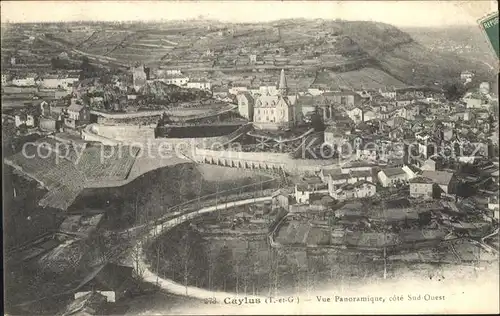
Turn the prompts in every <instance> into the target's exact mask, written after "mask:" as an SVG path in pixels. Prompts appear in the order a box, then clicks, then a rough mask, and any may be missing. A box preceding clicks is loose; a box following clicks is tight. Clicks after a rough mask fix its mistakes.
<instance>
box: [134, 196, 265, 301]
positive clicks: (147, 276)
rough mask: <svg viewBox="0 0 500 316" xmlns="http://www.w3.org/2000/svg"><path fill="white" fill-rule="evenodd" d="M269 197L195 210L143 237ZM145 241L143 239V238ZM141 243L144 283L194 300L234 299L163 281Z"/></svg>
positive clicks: (140, 254)
mask: <svg viewBox="0 0 500 316" xmlns="http://www.w3.org/2000/svg"><path fill="white" fill-rule="evenodd" d="M270 200H271V197H270V196H266V197H260V198H251V199H246V200H240V201H234V202H228V203H224V204H220V205H216V206H209V207H204V208H202V209H200V210H197V211H195V212H191V213H188V214H184V215H181V216H179V217H176V218H174V219H171V220H168V221H166V222H164V223H162V224H159V225H156V226H154V227H153V228H152V229H151V230H150V231H149V233H148V234H147V235H145V237H147V236H148V235H149V237H151V238H155V237H158V236H159V235H160V234H162V233H164V232H166V231H168V230H169V229H171V228H173V227H175V226H176V225H179V224H181V223H184V222H185V221H188V220H191V219H193V218H195V217H197V216H199V215H201V214H206V213H211V212H214V211H217V210H223V209H227V208H230V207H234V206H241V205H246V204H252V203H257V202H264V201H270ZM144 240H145V238H144ZM144 240H143V242H139V247H140V248H139V263H138V266H139V269H140V270H142V271H143V277H144V281H146V282H150V283H153V284H158V286H160V287H161V288H162V289H164V290H166V291H168V292H170V293H173V294H178V295H186V296H190V297H194V298H199V299H208V298H215V299H217V300H218V301H222V300H224V298H226V297H235V296H236V294H235V293H227V292H214V291H209V290H205V289H201V288H197V287H194V286H187V287H186V286H184V285H182V284H179V283H177V282H174V281H172V280H169V279H164V278H162V277H160V276H159V275H157V274H156V273H154V272H153V271H151V270H150V269H149V267H148V264H147V263H146V262H145V261H144V255H145V254H144V249H143V243H144ZM246 296H247V297H249V298H250V296H248V295H246ZM252 297H253V298H257V297H259V298H262V297H260V296H252Z"/></svg>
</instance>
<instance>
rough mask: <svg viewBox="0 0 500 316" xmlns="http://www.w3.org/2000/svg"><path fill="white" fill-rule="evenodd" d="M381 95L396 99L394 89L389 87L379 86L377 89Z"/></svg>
mask: <svg viewBox="0 0 500 316" xmlns="http://www.w3.org/2000/svg"><path fill="white" fill-rule="evenodd" d="M378 92H379V93H380V95H381V96H383V97H384V98H387V99H392V100H393V99H396V89H394V88H391V87H385V88H380V89H379V91H378Z"/></svg>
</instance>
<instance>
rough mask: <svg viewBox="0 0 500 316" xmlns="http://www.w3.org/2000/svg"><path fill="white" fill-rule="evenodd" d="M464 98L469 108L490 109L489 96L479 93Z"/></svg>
mask: <svg viewBox="0 0 500 316" xmlns="http://www.w3.org/2000/svg"><path fill="white" fill-rule="evenodd" d="M462 100H463V101H464V102H465V104H466V108H468V109H488V108H489V107H490V102H489V100H488V98H487V97H485V96H484V95H481V94H478V93H472V94H469V95H466V96H464V98H463V99H462Z"/></svg>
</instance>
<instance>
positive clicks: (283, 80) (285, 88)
mask: <svg viewBox="0 0 500 316" xmlns="http://www.w3.org/2000/svg"><path fill="white" fill-rule="evenodd" d="M278 90H279V92H280V94H281V95H282V96H286V95H287V94H288V86H287V84H286V77H285V69H281V74H280V82H279V84H278Z"/></svg>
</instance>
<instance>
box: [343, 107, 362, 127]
mask: <svg viewBox="0 0 500 316" xmlns="http://www.w3.org/2000/svg"><path fill="white" fill-rule="evenodd" d="M347 115H348V116H349V118H350V119H351V120H353V121H354V123H356V124H358V123H360V122H363V109H362V108H361V107H355V108H353V109H350V110H348V111H347Z"/></svg>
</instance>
